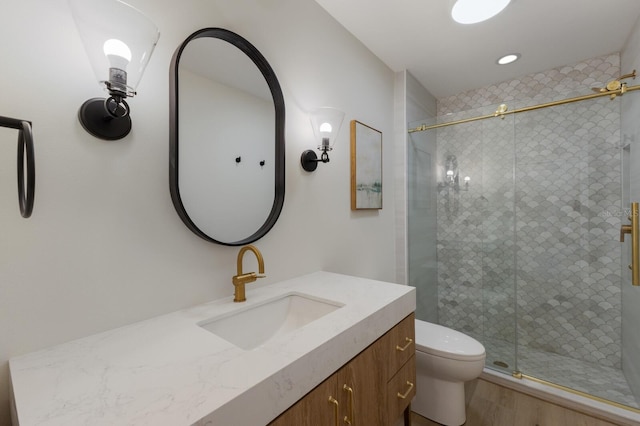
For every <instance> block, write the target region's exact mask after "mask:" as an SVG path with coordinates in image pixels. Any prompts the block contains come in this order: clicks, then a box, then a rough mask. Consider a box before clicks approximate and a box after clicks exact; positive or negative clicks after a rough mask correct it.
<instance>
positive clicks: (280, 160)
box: [169, 28, 285, 246]
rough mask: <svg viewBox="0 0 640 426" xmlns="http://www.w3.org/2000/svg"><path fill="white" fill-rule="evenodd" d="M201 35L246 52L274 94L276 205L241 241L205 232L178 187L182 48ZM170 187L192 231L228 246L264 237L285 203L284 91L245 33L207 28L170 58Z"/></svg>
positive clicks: (172, 197)
mask: <svg viewBox="0 0 640 426" xmlns="http://www.w3.org/2000/svg"><path fill="white" fill-rule="evenodd" d="M201 37H211V38H217V39H220V40H224V41H226V42H228V43H230V44H232V45H233V46H235V47H237V48H238V49H240V50H241V51H242V52H244V53H245V54H246V55H247V56H248V57H249V58H250V59H251V60H252V61H253V63H254V64H255V65H256V66H257V67H258V69H259V70H260V72H261V73H262V75H263V76H264V79H265V80H266V82H267V85H268V86H269V90H270V91H271V96H272V97H273V104H274V107H275V195H274V200H273V206H272V208H271V212H270V214H269V216H268V217H267V220H266V221H265V222H264V224H263V225H262V226H261V227H260V228H259V229H258V230H257V231H256V232H255V233H253V234H252V235H250V236H248V237H247V238H244V239H242V240H239V241H233V242H228V241H218V240H215V239H213V238H211V237H210V236H209V235H207V234H206V233H204V232H203V231H202V230H201V229H200V228H198V226H196V224H195V223H194V222H193V221H192V220H191V218H190V217H189V215H188V214H187V212H186V210H185V208H184V205H183V204H182V200H181V198H180V189H179V187H178V176H179V174H178V156H179V142H178V134H179V132H178V124H179V123H178V117H179V111H178V96H179V93H178V90H179V87H178V67H179V65H180V57H181V56H182V52H183V51H184V49H185V48H186V46H187V45H188V44H189V42H190V41H192V40H195V39H197V38H201ZM169 115H170V116H169V128H170V130H169V189H170V192H171V200H172V201H173V205H174V207H175V209H176V211H177V212H178V216H180V219H182V221H183V222H184V224H185V225H187V228H189V229H190V230H191V231H192V232H193V233H195V234H196V235H197V236H199V237H200V238H202V239H204V240H207V241H209V242H212V243H217V244H222V245H226V246H241V245H245V244H249V243H252V242H254V241H257V240H259V239H260V238H262V237H263V236H264V235H265V234H266V233H267V232H269V231H270V230H271V228H272V227H273V226H274V225H275V223H276V221H277V220H278V217H279V216H280V212H281V211H282V206H283V204H284V189H285V147H284V126H285V108H284V96H283V95H282V89H281V88H280V83H279V82H278V79H277V77H276V75H275V73H274V71H273V69H272V68H271V66H270V65H269V63H268V62H267V60H266V59H265V58H264V56H262V54H261V53H260V52H259V51H258V49H256V48H255V47H254V46H253V45H252V44H251V43H249V41H247V40H246V39H244V38H243V37H242V36H240V35H238V34H236V33H233V32H231V31H229V30H225V29H223V28H204V29H201V30H198V31H196V32H195V33H193V34H191V35H190V36H189V37H188V38H187V39H186V40H185V41H184V42H183V43H182V44H181V45H180V47H179V48H178V50H176V52H175V54H174V55H173V57H172V58H171V67H170V72H169Z"/></svg>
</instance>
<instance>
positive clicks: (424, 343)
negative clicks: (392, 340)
mask: <svg viewBox="0 0 640 426" xmlns="http://www.w3.org/2000/svg"><path fill="white" fill-rule="evenodd" d="M416 350H417V351H419V352H424V353H428V354H431V355H435V356H440V357H443V358H449V359H456V360H460V361H477V360H481V359H484V358H485V350H484V346H482V344H481V343H480V342H478V341H477V340H476V339H474V338H473V337H470V336H467V335H466V334H463V333H460V332H458V331H456V330H452V329H450V328H447V327H443V326H441V325H438V324H432V323H430V322H425V321H420V320H416Z"/></svg>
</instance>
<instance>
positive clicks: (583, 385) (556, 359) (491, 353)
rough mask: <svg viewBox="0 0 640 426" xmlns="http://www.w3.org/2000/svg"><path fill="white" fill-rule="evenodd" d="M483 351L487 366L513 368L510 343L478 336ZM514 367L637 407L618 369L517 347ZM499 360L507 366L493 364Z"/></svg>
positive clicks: (507, 371)
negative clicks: (516, 364) (484, 351)
mask: <svg viewBox="0 0 640 426" xmlns="http://www.w3.org/2000/svg"><path fill="white" fill-rule="evenodd" d="M480 340H481V341H482V342H483V344H484V345H485V348H486V351H487V363H486V365H487V367H490V368H492V369H495V370H498V371H504V372H505V373H508V374H511V372H512V371H513V370H514V369H515V368H514V367H515V366H514V355H513V343H508V342H505V341H503V340H493V339H480ZM518 358H519V359H518V369H519V370H520V371H521V372H522V373H523V374H526V375H528V376H533V377H536V378H538V379H542V380H546V381H548V382H552V383H555V384H558V385H561V386H565V387H568V388H571V389H575V390H578V391H581V392H585V393H587V394H589V395H593V396H597V397H600V398H604V399H607V400H610V401H614V402H617V403H619V404H623V405H626V406H629V407H634V408H640V405H639V404H638V402H637V401H636V398H635V397H634V396H633V393H632V392H631V389H630V388H629V385H628V383H627V380H626V379H625V377H624V375H623V374H622V370H618V369H615V368H610V367H603V366H599V365H597V364H592V363H587V362H583V361H579V360H575V359H572V358H569V357H566V356H563V355H558V354H554V353H551V352H545V351H540V350H536V349H531V348H528V347H524V346H520V347H518ZM496 361H502V362H505V363H506V364H508V365H509V368H501V367H499V366H497V365H495V364H494V362H496Z"/></svg>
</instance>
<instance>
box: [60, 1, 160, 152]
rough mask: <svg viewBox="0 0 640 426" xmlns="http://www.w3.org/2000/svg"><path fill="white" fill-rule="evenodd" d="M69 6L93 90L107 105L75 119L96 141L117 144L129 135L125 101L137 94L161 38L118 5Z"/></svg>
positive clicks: (87, 107) (94, 104)
mask: <svg viewBox="0 0 640 426" xmlns="http://www.w3.org/2000/svg"><path fill="white" fill-rule="evenodd" d="M69 6H70V7H71V13H72V16H73V19H74V20H75V23H76V27H77V28H78V32H79V33H80V38H81V39H82V43H83V44H84V48H85V50H86V52H87V55H88V56H89V61H90V62H91V65H92V67H93V71H94V73H95V75H96V78H97V80H98V84H100V85H101V86H103V87H104V89H105V90H106V91H107V92H109V97H108V98H106V99H104V98H92V99H89V100H88V101H86V102H85V103H84V104H82V106H81V107H80V110H79V111H78V118H79V120H80V123H81V124H82V127H84V129H85V130H86V131H87V132H89V133H91V134H92V135H93V136H95V137H97V138H100V139H106V140H117V139H122V138H123V137H125V136H127V135H128V134H129V131H130V130H131V117H130V116H129V105H128V104H127V102H126V101H125V98H127V97H131V96H134V95H135V94H136V87H137V86H138V83H139V82H140V79H141V78H142V74H143V73H144V70H145V67H146V66H147V63H148V62H149V58H150V57H151V54H152V53H153V49H154V47H155V46H156V43H157V42H158V38H159V37H160V32H159V31H158V28H157V27H156V26H155V24H154V23H153V22H152V21H151V20H150V19H149V18H147V17H146V16H145V15H144V14H143V13H142V12H140V11H139V10H137V9H135V8H134V7H132V6H130V5H128V4H126V3H123V2H122V1H119V0H69Z"/></svg>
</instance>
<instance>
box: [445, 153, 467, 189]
mask: <svg viewBox="0 0 640 426" xmlns="http://www.w3.org/2000/svg"><path fill="white" fill-rule="evenodd" d="M463 180H464V186H463V187H462V190H463V191H468V190H469V182H471V177H469V176H465V177H464V179H463ZM443 189H453V190H454V191H455V192H456V193H457V192H459V191H460V171H459V170H458V159H457V158H456V156H455V155H453V154H449V155H447V158H446V159H445V162H444V179H443V181H442V182H440V183H438V190H439V191H441V190H443Z"/></svg>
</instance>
